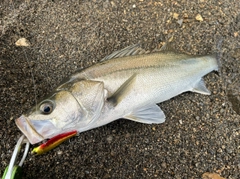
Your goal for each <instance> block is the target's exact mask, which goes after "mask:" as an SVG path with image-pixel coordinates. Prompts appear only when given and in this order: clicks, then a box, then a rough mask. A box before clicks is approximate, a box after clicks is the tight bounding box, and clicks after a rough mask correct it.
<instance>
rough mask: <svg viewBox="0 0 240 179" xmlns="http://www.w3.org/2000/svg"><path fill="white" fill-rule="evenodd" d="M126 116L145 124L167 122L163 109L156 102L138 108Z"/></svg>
mask: <svg viewBox="0 0 240 179" xmlns="http://www.w3.org/2000/svg"><path fill="white" fill-rule="evenodd" d="M124 118H126V119H129V120H132V121H135V122H140V123H144V124H153V123H155V124H159V123H163V122H165V115H164V113H163V111H162V110H161V108H160V107H159V106H157V105H155V104H154V105H150V106H144V107H142V108H139V109H136V110H134V111H133V112H132V113H131V114H129V115H126V116H124Z"/></svg>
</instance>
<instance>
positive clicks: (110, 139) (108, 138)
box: [107, 135, 113, 143]
mask: <svg viewBox="0 0 240 179" xmlns="http://www.w3.org/2000/svg"><path fill="white" fill-rule="evenodd" d="M112 140H113V137H112V136H111V135H110V136H108V137H107V141H108V143H111V142H112Z"/></svg>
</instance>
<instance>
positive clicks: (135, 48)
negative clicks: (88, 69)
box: [101, 44, 149, 62]
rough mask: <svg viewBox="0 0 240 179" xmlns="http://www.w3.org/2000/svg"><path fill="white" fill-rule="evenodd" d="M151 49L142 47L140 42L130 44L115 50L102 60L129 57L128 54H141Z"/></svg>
mask: <svg viewBox="0 0 240 179" xmlns="http://www.w3.org/2000/svg"><path fill="white" fill-rule="evenodd" d="M147 53H149V51H146V50H144V49H142V48H141V47H140V45H139V44H135V45H131V46H128V47H126V48H124V49H121V50H118V51H115V52H113V53H112V54H110V55H108V56H106V57H104V58H103V59H102V60H101V62H103V61H105V60H110V59H113V58H120V57H127V56H133V55H141V54H147Z"/></svg>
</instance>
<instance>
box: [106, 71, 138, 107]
mask: <svg viewBox="0 0 240 179" xmlns="http://www.w3.org/2000/svg"><path fill="white" fill-rule="evenodd" d="M136 75H137V74H133V75H132V76H131V77H130V78H128V79H127V80H126V81H125V82H124V83H123V84H122V85H121V86H120V88H118V89H117V91H116V92H115V93H114V94H113V95H112V96H111V97H109V98H108V99H107V100H108V101H109V102H110V103H112V104H113V106H116V105H117V104H119V103H120V102H121V101H122V99H124V97H125V96H126V95H127V94H128V92H129V91H130V90H128V87H129V86H130V85H131V84H132V83H133V82H134V80H135V77H136Z"/></svg>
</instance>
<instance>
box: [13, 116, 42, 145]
mask: <svg viewBox="0 0 240 179" xmlns="http://www.w3.org/2000/svg"><path fill="white" fill-rule="evenodd" d="M15 123H16V125H17V126H18V128H19V129H20V130H21V131H22V133H23V134H24V135H25V136H26V137H27V138H28V140H29V142H30V143H31V144H36V143H38V142H41V141H42V140H44V137H43V136H42V135H40V134H39V133H38V132H37V131H36V130H35V129H34V128H33V127H32V125H31V124H30V122H29V119H28V118H27V117H26V116H24V115H22V116H20V117H19V118H17V119H16V120H15Z"/></svg>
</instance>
